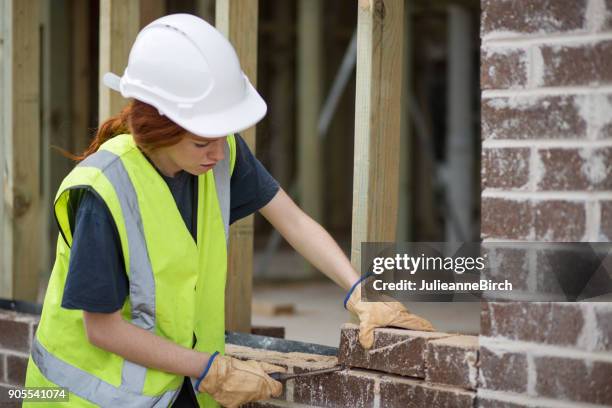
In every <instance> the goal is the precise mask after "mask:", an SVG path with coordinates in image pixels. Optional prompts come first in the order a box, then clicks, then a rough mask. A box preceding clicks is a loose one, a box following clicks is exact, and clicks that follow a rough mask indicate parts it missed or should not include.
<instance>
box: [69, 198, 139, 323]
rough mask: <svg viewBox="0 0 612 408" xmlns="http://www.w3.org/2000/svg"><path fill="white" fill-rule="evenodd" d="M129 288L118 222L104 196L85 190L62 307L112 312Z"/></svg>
mask: <svg viewBox="0 0 612 408" xmlns="http://www.w3.org/2000/svg"><path fill="white" fill-rule="evenodd" d="M128 291H129V283H128V279H127V275H126V273H125V266H124V264H123V254H122V251H121V244H120V240H119V235H118V233H117V230H116V227H115V223H114V221H113V219H112V217H111V215H110V213H109V211H108V209H107V207H106V205H105V204H104V202H103V201H102V199H100V198H99V197H97V196H96V195H95V194H94V193H92V192H86V193H85V194H84V195H83V198H82V200H81V202H80V205H79V208H78V210H77V212H76V217H75V226H74V233H73V238H72V247H71V249H70V261H69V264H68V276H67V277H66V285H65V287H64V295H63V298H62V307H64V308H66V309H80V310H85V311H88V312H97V313H112V312H116V311H117V310H119V309H121V308H122V307H123V304H124V302H125V299H126V297H127V295H128Z"/></svg>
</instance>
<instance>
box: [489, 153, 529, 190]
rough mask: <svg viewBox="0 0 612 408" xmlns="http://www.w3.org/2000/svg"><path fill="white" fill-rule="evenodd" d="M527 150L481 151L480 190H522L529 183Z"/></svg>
mask: <svg viewBox="0 0 612 408" xmlns="http://www.w3.org/2000/svg"><path fill="white" fill-rule="evenodd" d="M529 155H530V150H529V149H528V148H516V149H515V148H513V149H482V188H504V189H510V188H522V187H525V186H526V184H527V183H528V182H529Z"/></svg>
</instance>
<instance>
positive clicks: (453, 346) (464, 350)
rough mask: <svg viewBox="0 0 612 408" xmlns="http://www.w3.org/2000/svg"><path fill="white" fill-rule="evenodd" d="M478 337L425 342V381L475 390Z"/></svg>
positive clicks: (446, 338) (449, 338)
mask: <svg viewBox="0 0 612 408" xmlns="http://www.w3.org/2000/svg"><path fill="white" fill-rule="evenodd" d="M477 361H478V337H476V336H452V337H445V338H442V339H439V340H431V341H428V342H427V352H426V356H425V365H426V375H425V379H426V380H427V381H428V382H431V383H439V384H449V385H453V386H457V387H461V388H466V389H472V390H475V389H476V387H477V385H478V384H477V380H478V378H477V377H478V376H477V367H476V363H477Z"/></svg>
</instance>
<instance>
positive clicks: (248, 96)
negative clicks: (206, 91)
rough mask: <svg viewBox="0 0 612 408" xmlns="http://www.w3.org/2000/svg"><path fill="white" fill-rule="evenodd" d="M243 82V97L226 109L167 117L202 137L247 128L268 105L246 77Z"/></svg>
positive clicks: (215, 135) (230, 132) (254, 122)
mask: <svg viewBox="0 0 612 408" xmlns="http://www.w3.org/2000/svg"><path fill="white" fill-rule="evenodd" d="M245 79H246V78H245ZM245 82H246V84H247V89H246V92H245V97H244V98H243V99H242V101H240V102H239V103H237V104H235V105H234V106H232V107H230V108H228V109H225V110H223V111H220V112H216V113H212V114H210V113H208V114H205V115H197V116H194V117H192V118H173V117H171V116H170V115H169V116H168V117H169V118H170V119H172V121H174V122H175V123H176V124H177V125H179V126H181V127H182V128H184V129H185V130H187V131H189V132H190V133H193V134H194V135H196V136H200V137H203V138H217V137H222V136H227V135H229V134H232V133H236V132H240V131H242V130H245V129H248V128H250V127H251V126H253V125H255V124H256V123H257V122H259V121H260V120H261V119H262V118H263V117H264V116H265V115H266V111H267V110H268V107H267V105H266V102H265V101H264V100H263V98H262V97H261V96H260V95H259V93H258V92H257V90H255V88H254V87H253V85H251V83H250V81H249V80H248V79H246V81H245Z"/></svg>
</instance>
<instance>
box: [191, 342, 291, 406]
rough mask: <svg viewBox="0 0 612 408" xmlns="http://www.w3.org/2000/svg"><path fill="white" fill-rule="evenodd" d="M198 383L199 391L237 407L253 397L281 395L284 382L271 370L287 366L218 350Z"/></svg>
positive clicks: (223, 403) (220, 402) (261, 397)
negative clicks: (272, 374) (274, 375)
mask: <svg viewBox="0 0 612 408" xmlns="http://www.w3.org/2000/svg"><path fill="white" fill-rule="evenodd" d="M211 359H213V362H212V364H211V363H209V365H208V366H207V369H206V370H205V371H204V374H203V379H202V378H201V379H200V380H198V383H196V387H197V389H198V391H199V392H206V393H208V394H210V396H211V397H213V398H214V399H215V401H217V402H218V403H219V404H221V405H223V406H224V407H227V408H236V407H238V406H240V405H242V404H245V403H247V402H251V401H257V400H263V399H268V398H271V397H278V396H279V395H280V394H281V392H282V391H283V386H282V384H281V383H280V382H278V381H275V380H273V379H272V378H271V377H270V376H269V375H268V374H267V373H271V372H285V371H286V370H285V369H284V368H283V367H279V366H275V365H272V364H268V363H264V362H259V361H254V360H249V361H241V360H238V359H236V358H232V357H227V356H222V355H219V354H218V353H215V354H213V355H212V356H211Z"/></svg>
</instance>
